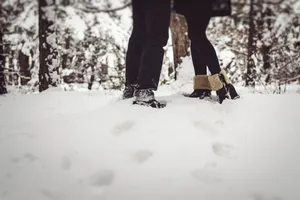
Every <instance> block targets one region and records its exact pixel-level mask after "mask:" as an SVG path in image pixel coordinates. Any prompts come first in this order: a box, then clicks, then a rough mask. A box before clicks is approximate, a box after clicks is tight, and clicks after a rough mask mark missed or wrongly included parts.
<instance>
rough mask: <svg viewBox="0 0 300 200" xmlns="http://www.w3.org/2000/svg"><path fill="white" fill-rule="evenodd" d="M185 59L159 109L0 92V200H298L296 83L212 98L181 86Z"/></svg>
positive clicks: (185, 81) (188, 71)
mask: <svg viewBox="0 0 300 200" xmlns="http://www.w3.org/2000/svg"><path fill="white" fill-rule="evenodd" d="M224 57H226V56H224ZM191 66H192V63H191V60H190V59H184V63H183V66H182V67H181V71H180V72H179V76H178V78H179V80H178V81H177V82H174V83H172V84H171V85H169V86H161V87H160V88H159V91H158V92H157V97H158V99H160V100H163V101H167V102H168V105H167V107H166V108H164V109H161V110H158V109H152V108H146V107H140V106H133V105H132V104H131V100H125V101H124V100H120V99H119V97H120V95H121V92H120V91H104V90H98V91H97V90H96V91H83V90H82V89H80V88H76V87H75V89H76V90H81V91H63V90H64V89H66V88H65V87H64V88H63V89H59V88H56V89H49V90H48V91H46V92H43V93H40V94H29V95H24V94H20V91H18V90H16V91H11V93H10V94H8V95H6V96H0V200H23V199H26V200H27V199H28V200H49V199H52V200H83V199H84V200H104V199H105V200H123V199H124V200H185V199H188V200H199V199H203V200H299V199H300V190H299V189H300V187H299V186H300V171H299V169H300V160H299V155H298V153H299V152H300V145H299V141H300V134H299V118H300V95H299V85H298V86H297V85H294V86H289V87H288V88H287V92H286V93H285V94H281V95H278V94H267V93H268V92H266V89H265V88H263V87H262V88H258V89H256V90H250V89H245V88H243V87H237V88H238V92H239V93H240V94H241V96H242V98H241V99H239V100H236V101H232V100H226V101H225V102H224V103H223V104H222V105H219V104H217V103H212V102H208V101H201V100H198V99H189V98H185V97H183V96H182V95H181V93H182V92H191V90H192V85H191V84H192V81H191V80H192V77H193V69H192V67H191ZM270 91H271V89H269V93H271V92H270Z"/></svg>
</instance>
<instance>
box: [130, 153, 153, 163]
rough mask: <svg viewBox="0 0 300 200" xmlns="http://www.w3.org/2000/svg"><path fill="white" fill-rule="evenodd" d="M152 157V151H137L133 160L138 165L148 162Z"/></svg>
mask: <svg viewBox="0 0 300 200" xmlns="http://www.w3.org/2000/svg"><path fill="white" fill-rule="evenodd" d="M152 156H153V153H152V152H151V151H148V150H141V151H137V152H136V153H135V154H134V155H133V159H134V160H135V161H136V162H138V163H143V162H146V161H147V160H149V158H150V157H152Z"/></svg>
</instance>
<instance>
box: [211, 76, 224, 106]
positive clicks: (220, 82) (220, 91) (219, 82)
mask: <svg viewBox="0 0 300 200" xmlns="http://www.w3.org/2000/svg"><path fill="white" fill-rule="evenodd" d="M208 80H209V83H210V86H211V89H212V90H213V91H216V93H217V95H218V98H219V99H218V101H219V103H220V104H222V103H223V101H224V100H225V99H228V98H229V97H228V94H227V93H228V90H227V88H226V82H225V80H224V78H223V76H222V75H221V74H214V75H211V76H209V77H208Z"/></svg>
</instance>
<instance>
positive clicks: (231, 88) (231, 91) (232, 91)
mask: <svg viewBox="0 0 300 200" xmlns="http://www.w3.org/2000/svg"><path fill="white" fill-rule="evenodd" d="M226 88H227V90H228V92H229V95H230V97H231V99H239V98H240V95H238V93H237V92H236V90H235V88H234V86H233V85H232V84H227V85H226Z"/></svg>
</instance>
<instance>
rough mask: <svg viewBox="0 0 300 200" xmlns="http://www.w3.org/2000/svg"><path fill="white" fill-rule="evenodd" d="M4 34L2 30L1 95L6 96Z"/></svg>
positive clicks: (0, 41) (0, 50) (0, 34)
mask: <svg viewBox="0 0 300 200" xmlns="http://www.w3.org/2000/svg"><path fill="white" fill-rule="evenodd" d="M3 47H4V45H3V32H2V30H0V95H1V94H6V93H7V89H6V84H5V78H4V63H5V56H4V49H3Z"/></svg>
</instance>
